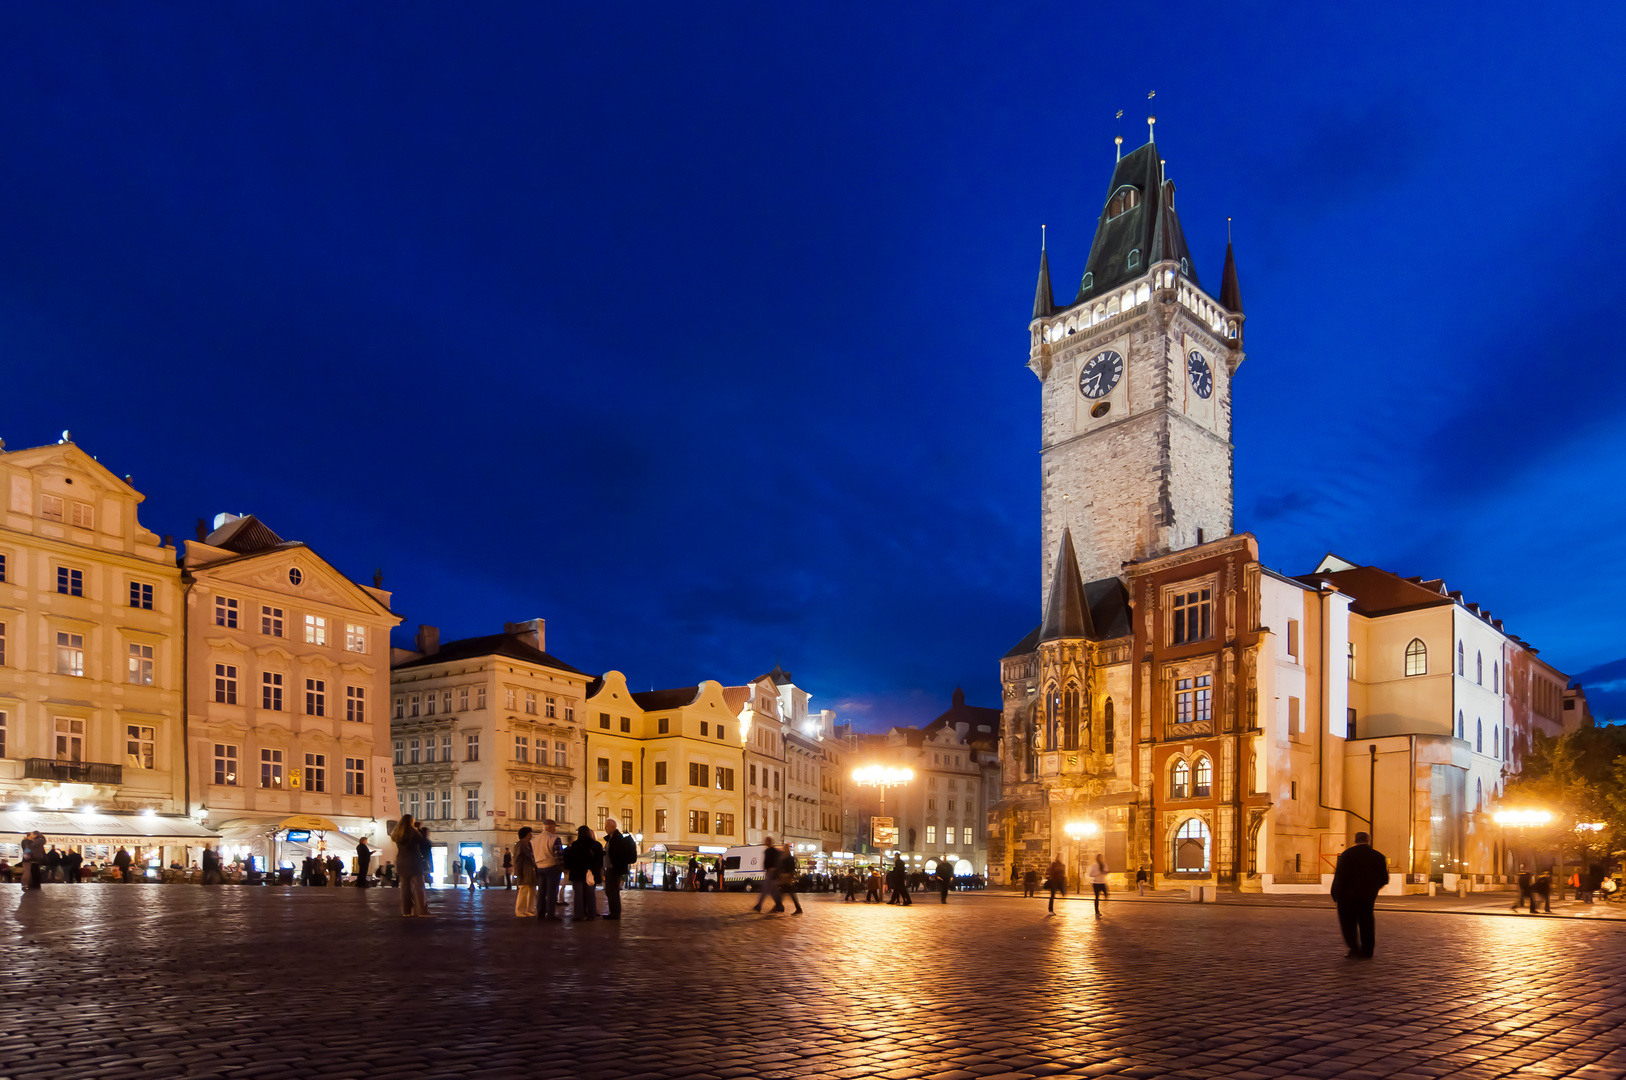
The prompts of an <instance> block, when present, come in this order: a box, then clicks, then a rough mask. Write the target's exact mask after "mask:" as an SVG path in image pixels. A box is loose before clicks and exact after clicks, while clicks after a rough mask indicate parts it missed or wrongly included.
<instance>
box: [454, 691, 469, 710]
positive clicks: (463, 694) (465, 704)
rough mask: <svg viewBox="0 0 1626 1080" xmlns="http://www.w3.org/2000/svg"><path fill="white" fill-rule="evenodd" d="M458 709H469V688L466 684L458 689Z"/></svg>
mask: <svg viewBox="0 0 1626 1080" xmlns="http://www.w3.org/2000/svg"><path fill="white" fill-rule="evenodd" d="M457 711H458V712H468V711H469V688H468V687H466V686H464V687H460V688H459V689H458V691H457Z"/></svg>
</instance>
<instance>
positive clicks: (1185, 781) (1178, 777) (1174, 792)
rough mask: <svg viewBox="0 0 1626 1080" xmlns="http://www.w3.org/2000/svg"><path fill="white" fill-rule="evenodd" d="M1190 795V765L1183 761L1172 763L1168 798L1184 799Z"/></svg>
mask: <svg viewBox="0 0 1626 1080" xmlns="http://www.w3.org/2000/svg"><path fill="white" fill-rule="evenodd" d="M1190 795H1191V766H1190V765H1187V764H1186V763H1185V762H1184V761H1176V762H1175V763H1174V773H1173V775H1172V783H1171V784H1170V785H1169V798H1171V799H1185V798H1189V797H1190Z"/></svg>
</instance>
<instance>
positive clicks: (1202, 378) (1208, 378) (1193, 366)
mask: <svg viewBox="0 0 1626 1080" xmlns="http://www.w3.org/2000/svg"><path fill="white" fill-rule="evenodd" d="M1186 374H1188V375H1190V376H1191V388H1192V389H1193V390H1195V391H1197V396H1198V397H1200V398H1203V399H1205V400H1206V399H1207V397H1208V395H1210V394H1212V393H1213V392H1214V372H1213V371H1212V370H1210V369H1209V367H1208V361H1207V360H1204V359H1203V354H1202V353H1199V352H1193V353H1192V354H1191V355H1190V356H1188V357H1187V358H1186Z"/></svg>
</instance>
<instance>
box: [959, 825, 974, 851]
mask: <svg viewBox="0 0 1626 1080" xmlns="http://www.w3.org/2000/svg"><path fill="white" fill-rule="evenodd" d="M962 831H963V832H964V833H965V839H964V840H962V841H961V843H963V844H964V845H965V846H966V847H970V846H971V844H972V841H971V826H969V825H967V826H966V827H965V829H964V830H962Z"/></svg>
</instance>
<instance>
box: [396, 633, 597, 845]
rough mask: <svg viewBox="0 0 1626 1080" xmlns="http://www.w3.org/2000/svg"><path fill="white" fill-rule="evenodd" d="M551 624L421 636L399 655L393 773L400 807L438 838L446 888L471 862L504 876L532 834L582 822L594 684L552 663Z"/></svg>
mask: <svg viewBox="0 0 1626 1080" xmlns="http://www.w3.org/2000/svg"><path fill="white" fill-rule="evenodd" d="M544 632H545V625H544V623H543V621H542V620H541V619H533V620H530V621H529V622H524V623H510V624H508V625H507V626H506V627H505V628H504V632H503V633H501V634H493V635H490V636H487V637H480V638H467V639H463V640H459V641H452V642H447V643H445V644H444V645H443V644H441V642H440V639H439V633H438V631H436V630H435V629H434V628H433V627H427V626H426V627H420V628H419V632H418V640H417V646H418V647H417V649H415V650H405V649H399V650H396V652H395V658H394V660H395V662H394V669H393V672H392V675H391V681H392V691H393V700H392V702H391V713H390V716H391V719H390V738H391V746H390V753H391V758H390V760H391V762H392V764H393V766H394V770H395V783H396V788H397V795H398V799H397V803H396V805H394V806H391V807H390V808H389V815H390V817H391V818H396V817H398V816H399V815H400V814H403V813H406V814H411V815H413V816H414V817H417V818H420V819H422V820H423V822H424V823H425V824H426V825H427V826H428V827H429V830H430V836H431V839H432V841H433V842H434V845H435V847H436V857H435V863H436V873H437V877H441V876H444V875H446V874H447V871H448V868H449V860H450V859H451V858H454V857H457V856H460V855H462V854H471V855H474V856H475V859H476V862H477V863H479V864H494V865H497V866H501V864H502V853H503V851H504V849H506V848H508V847H509V846H510V845H511V844H512V843H513V841H514V838H515V833H516V832H517V831H518V830H519V829H520V828H522V827H524V826H525V825H531V826H532V827H533V828H535V827H536V825H535V822H538V821H540V820H542V819H544V818H550V817H551V818H553V819H554V820H555V821H557V822H558V823H559V831H560V832H561V833H565V832H567V831H569V830H571V829H574V828H575V826H576V825H578V824H581V823H582V822H583V821H588V823H589V824H591V821H590V820H589V819H587V818H585V817H584V815H583V806H582V801H583V792H584V790H585V789H584V787H583V785H582V783H581V778H582V775H583V738H582V737H583V716H584V715H585V714H584V713H583V712H582V701H583V699H584V698H586V696H587V694H588V692H589V691H588V684H589V683H590V682H591V681H592V680H591V679H590V677H589V676H588V675H586V674H584V673H583V672H580V671H578V670H576V669H575V668H574V667H571V666H570V665H569V664H566V663H564V662H563V661H562V660H559V659H558V658H557V657H554V656H552V655H551V654H549V653H548V652H546V649H545V645H546V639H545V637H544Z"/></svg>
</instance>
